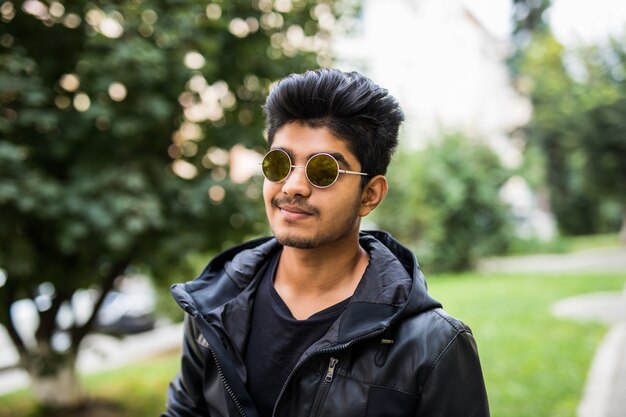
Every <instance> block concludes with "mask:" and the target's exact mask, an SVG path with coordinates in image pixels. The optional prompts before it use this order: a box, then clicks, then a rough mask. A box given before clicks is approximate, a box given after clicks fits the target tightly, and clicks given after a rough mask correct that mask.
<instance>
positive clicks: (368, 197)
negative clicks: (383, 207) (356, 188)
mask: <svg viewBox="0 0 626 417" xmlns="http://www.w3.org/2000/svg"><path fill="white" fill-rule="evenodd" d="M387 189H388V185H387V178H385V176H384V175H377V176H375V177H374V178H372V179H371V180H369V182H368V183H367V184H366V185H365V188H364V189H363V192H362V193H361V205H360V208H359V216H361V217H365V216H367V215H368V214H370V213H371V212H372V210H374V209H375V208H376V207H378V205H379V204H380V203H381V202H382V201H383V200H384V199H385V196H386V195H387Z"/></svg>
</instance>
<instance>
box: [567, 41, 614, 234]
mask: <svg viewBox="0 0 626 417" xmlns="http://www.w3.org/2000/svg"><path fill="white" fill-rule="evenodd" d="M578 55H579V60H580V62H581V64H582V65H583V66H584V68H585V84H586V87H587V88H586V89H585V94H584V95H583V97H582V100H584V105H585V107H584V111H585V113H584V116H585V120H586V121H587V122H586V124H585V126H584V129H583V130H582V131H581V137H580V142H581V148H582V150H583V151H584V153H585V165H584V171H583V172H584V179H585V187H586V189H587V190H588V192H589V194H590V195H591V196H592V197H593V198H595V199H596V200H599V201H610V202H614V203H616V204H617V205H618V207H619V208H620V210H621V213H622V214H621V220H622V221H621V232H620V236H621V239H622V241H623V242H626V134H625V133H624V132H626V119H625V118H624V115H625V114H626V83H625V82H624V80H625V79H626V37H623V41H619V40H618V39H612V40H611V41H610V42H609V44H608V45H607V46H605V47H598V46H595V47H590V48H584V49H583V50H582V51H580V52H579V54H578Z"/></svg>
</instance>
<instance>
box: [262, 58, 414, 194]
mask: <svg viewBox="0 0 626 417" xmlns="http://www.w3.org/2000/svg"><path fill="white" fill-rule="evenodd" d="M263 110H264V111H265V117H266V123H267V135H268V141H269V144H270V145H271V144H272V141H273V140H274V135H275V134H276V132H277V131H278V129H280V128H281V127H283V126H284V125H286V124H288V123H292V122H297V123H302V124H305V125H307V126H310V127H313V128H321V127H325V128H327V129H328V130H330V131H331V132H332V134H333V135H335V136H337V137H338V138H339V139H341V140H344V141H345V142H347V146H348V149H349V150H350V152H352V153H353V154H354V155H355V156H356V158H357V159H358V160H359V162H360V163H361V166H362V171H363V172H367V173H368V174H370V176H374V175H379V174H385V173H386V172H387V166H388V165H389V162H390V160H391V155H392V154H393V152H394V150H395V148H396V146H397V145H398V129H399V127H400V124H401V123H402V121H403V120H404V113H403V112H402V109H401V108H400V105H399V104H398V102H397V101H396V99H395V98H394V97H393V96H391V95H390V94H389V92H388V91H387V90H385V89H384V88H381V87H379V86H378V85H376V84H374V83H373V82H372V81H371V80H370V79H369V78H367V77H364V76H363V75H361V74H359V73H357V72H349V73H346V72H342V71H339V70H336V69H320V70H316V71H307V72H305V73H304V74H292V75H289V76H287V77H285V78H283V79H282V80H281V81H280V82H279V83H278V84H277V85H276V86H275V87H274V88H273V89H272V91H271V92H270V94H269V96H268V97H267V100H266V102H265V105H264V107H263ZM363 179H364V181H363V183H362V184H363V185H365V184H366V183H367V180H368V177H363Z"/></svg>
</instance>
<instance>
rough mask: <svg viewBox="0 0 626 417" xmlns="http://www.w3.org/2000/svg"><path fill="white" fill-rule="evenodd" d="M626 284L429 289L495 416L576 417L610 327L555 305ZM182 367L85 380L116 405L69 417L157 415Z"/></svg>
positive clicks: (492, 283) (25, 405) (593, 279)
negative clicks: (454, 325) (462, 335)
mask: <svg viewBox="0 0 626 417" xmlns="http://www.w3.org/2000/svg"><path fill="white" fill-rule="evenodd" d="M625 282H626V274H621V275H616V274H613V275H611V274H580V275H501V276H498V275H478V274H464V275H441V276H431V277H430V278H429V287H430V291H431V293H432V294H433V295H434V296H435V297H436V298H438V299H439V300H440V301H442V302H443V304H444V307H445V308H446V310H447V311H448V312H450V313H451V314H453V315H455V316H457V317H459V318H461V319H462V320H463V321H465V322H466V323H468V324H469V325H470V327H471V328H472V330H473V331H474V334H475V337H476V340H477V343H478V348H479V352H480V355H481V361H482V364H483V370H484V373H485V380H486V384H487V391H488V395H489V400H490V404H491V409H492V413H491V414H492V415H493V416H494V417H528V416H533V417H574V416H575V415H576V407H577V405H578V401H579V400H580V396H581V393H582V388H583V386H584V382H585V378H586V373H587V370H588V367H589V364H590V362H591V359H592V357H593V354H594V352H595V349H596V347H597V346H598V344H599V342H600V341H601V339H602V337H603V335H604V334H605V333H606V328H604V327H602V326H600V325H597V324H580V323H575V322H570V321H566V320H559V319H556V318H553V317H552V316H551V314H550V305H551V304H552V303H553V302H554V301H556V300H559V299H561V298H564V297H568V296H572V295H577V294H583V293H589V292H594V291H607V290H616V291H618V290H621V289H622V288H623V286H624V283H625ZM177 368H178V355H177V354H172V355H166V356H163V357H159V358H152V359H150V360H146V361H145V362H142V363H138V364H135V365H132V366H128V367H125V368H123V369H120V370H115V371H110V372H105V373H100V374H97V375H89V376H86V377H85V378H84V380H85V383H86V386H87V387H88V390H89V392H90V394H91V396H92V397H95V398H98V399H101V400H108V401H110V402H112V404H113V405H114V406H113V407H109V410H108V411H109V413H108V414H98V415H95V414H89V413H85V414H76V415H72V416H71V417H74V416H77V417H78V416H80V417H101V416H102V417H112V416H115V417H148V416H150V417H154V416H158V415H159V414H160V413H161V412H162V411H163V406H164V404H165V393H166V389H167V384H168V383H169V381H170V379H171V378H172V377H173V376H174V374H175V373H176V371H177ZM0 417H50V415H49V414H47V413H46V412H45V411H42V410H38V409H37V408H36V406H35V405H34V402H33V397H32V396H31V394H29V393H28V392H27V391H22V392H18V393H15V394H10V395H7V396H3V397H0ZM64 417H70V416H67V415H65V416H64Z"/></svg>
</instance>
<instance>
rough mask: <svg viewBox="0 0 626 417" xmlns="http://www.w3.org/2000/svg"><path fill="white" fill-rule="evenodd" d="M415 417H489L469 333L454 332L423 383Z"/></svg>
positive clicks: (481, 379)
mask: <svg viewBox="0 0 626 417" xmlns="http://www.w3.org/2000/svg"><path fill="white" fill-rule="evenodd" d="M417 416H419V417H488V416H489V404H488V401H487V392H486V390H485V382H484V379H483V374H482V369H481V366H480V360H479V358H478V350H477V348H476V342H475V341H474V337H473V336H472V334H471V333H470V332H469V331H468V330H462V331H460V332H459V333H457V335H456V336H455V337H454V338H453V340H452V341H451V342H450V343H449V344H448V345H447V346H446V347H445V349H444V350H443V351H442V352H441V354H440V355H439V357H438V359H437V361H436V362H435V364H434V366H433V369H432V372H431V374H430V376H429V377H428V379H427V380H426V383H425V384H424V387H423V391H422V397H421V401H420V403H419V406H418V409H417Z"/></svg>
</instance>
